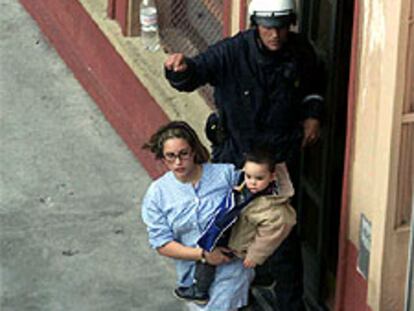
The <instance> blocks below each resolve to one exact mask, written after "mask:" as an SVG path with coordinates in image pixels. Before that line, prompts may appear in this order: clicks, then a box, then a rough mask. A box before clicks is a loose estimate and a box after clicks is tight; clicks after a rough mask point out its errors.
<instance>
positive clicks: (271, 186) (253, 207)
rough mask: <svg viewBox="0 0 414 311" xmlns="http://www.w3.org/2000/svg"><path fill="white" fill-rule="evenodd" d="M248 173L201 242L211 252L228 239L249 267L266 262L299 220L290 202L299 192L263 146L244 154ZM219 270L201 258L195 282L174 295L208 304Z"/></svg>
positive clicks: (178, 289)
mask: <svg viewBox="0 0 414 311" xmlns="http://www.w3.org/2000/svg"><path fill="white" fill-rule="evenodd" d="M243 173H244V182H243V183H242V184H241V185H240V186H238V187H237V188H235V189H234V190H233V191H232V192H231V198H230V199H229V198H228V199H227V204H226V206H225V207H222V208H220V210H219V211H218V213H217V214H216V215H215V217H214V219H213V220H211V221H210V223H209V225H208V226H207V228H206V230H205V232H204V233H203V235H202V237H201V238H200V239H199V241H198V244H199V246H200V247H202V248H203V252H205V251H212V250H213V249H214V247H215V246H217V245H219V244H223V241H224V240H225V242H224V243H227V247H228V249H229V251H230V252H231V253H229V255H230V256H237V257H239V258H242V259H243V265H244V267H245V268H254V267H256V265H261V264H263V263H264V261H265V260H266V259H267V257H268V256H270V255H271V254H272V253H273V252H274V251H275V250H276V248H277V247H278V246H279V245H280V244H281V243H282V242H283V241H284V239H285V238H286V237H287V236H288V234H289V233H290V231H291V229H292V227H293V226H294V225H295V224H296V212H295V210H294V209H293V208H292V206H291V205H290V204H289V200H290V198H291V197H292V196H293V194H294V191H293V186H292V183H291V182H290V178H289V174H288V173H287V169H286V166H285V165H284V164H278V165H276V163H275V159H274V156H273V154H272V153H270V152H268V151H266V150H264V149H255V150H253V151H251V152H250V153H248V154H247V155H246V156H245V163H244V167H243ZM230 227H231V233H230V237H229V238H228V240H226V233H228V231H227V229H228V228H230ZM214 271H215V267H214V266H211V265H209V264H207V263H205V262H203V260H201V261H199V262H198V263H197V265H196V271H195V283H194V284H193V285H192V286H190V287H179V288H176V289H175V291H174V293H175V295H176V296H177V297H178V298H181V299H185V300H188V301H193V302H195V303H198V304H205V303H207V302H208V299H209V295H208V290H209V286H210V284H211V282H213V280H214Z"/></svg>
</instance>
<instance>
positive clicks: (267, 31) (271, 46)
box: [257, 25, 289, 52]
mask: <svg viewBox="0 0 414 311" xmlns="http://www.w3.org/2000/svg"><path fill="white" fill-rule="evenodd" d="M257 29H258V31H259V37H260V40H261V41H262V43H263V45H264V46H265V47H266V48H267V49H268V50H269V51H273V52H274V51H277V50H279V49H280V48H281V47H282V45H283V44H284V43H285V42H286V40H287V37H288V33H289V27H283V28H276V27H271V28H268V27H265V26H261V25H258V26H257Z"/></svg>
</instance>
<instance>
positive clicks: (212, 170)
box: [142, 164, 254, 311]
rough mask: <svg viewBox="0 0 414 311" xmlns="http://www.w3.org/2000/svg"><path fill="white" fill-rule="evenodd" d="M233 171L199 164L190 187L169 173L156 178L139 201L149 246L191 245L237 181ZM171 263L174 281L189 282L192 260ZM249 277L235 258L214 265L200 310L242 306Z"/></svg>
mask: <svg viewBox="0 0 414 311" xmlns="http://www.w3.org/2000/svg"><path fill="white" fill-rule="evenodd" d="M237 175H238V174H237V172H236V170H235V168H234V166H233V165H231V164H204V165H203V173H202V176H201V179H200V181H199V182H198V184H197V185H196V186H195V187H194V186H193V185H192V184H191V183H182V182H181V181H179V180H178V179H176V178H175V176H174V174H173V173H172V172H167V173H166V174H164V175H163V176H162V177H160V178H159V179H157V180H155V181H154V182H153V183H152V184H151V185H150V187H149V188H148V190H147V193H146V194H145V197H144V200H143V204H142V218H143V220H144V222H145V224H146V225H147V231H148V235H149V242H150V245H151V247H153V248H159V247H161V246H163V245H165V244H167V243H168V242H171V241H176V242H179V243H181V244H183V245H186V246H192V247H196V246H197V240H198V238H199V237H200V235H201V233H202V232H203V230H204V229H205V227H206V225H207V223H208V221H209V220H210V219H211V218H212V217H213V216H214V213H215V212H216V210H217V208H218V207H219V206H220V203H221V202H222V201H223V199H224V198H225V197H226V195H227V194H228V191H229V189H231V188H232V187H233V185H235V183H236V182H237ZM175 262H176V272H177V285H178V286H190V285H191V284H193V278H194V269H195V262H194V261H188V260H178V259H176V260H175ZM253 276H254V271H253V269H245V268H244V267H243V265H242V261H241V260H240V259H234V260H232V261H231V262H229V263H227V264H223V265H220V266H218V267H217V269H216V275H215V279H214V283H213V284H212V286H211V287H210V300H209V303H208V304H207V305H206V306H205V307H204V308H202V310H206V311H207V310H211V311H227V310H233V309H237V308H240V307H242V306H244V305H246V304H247V297H248V289H249V285H250V281H251V280H252V278H253Z"/></svg>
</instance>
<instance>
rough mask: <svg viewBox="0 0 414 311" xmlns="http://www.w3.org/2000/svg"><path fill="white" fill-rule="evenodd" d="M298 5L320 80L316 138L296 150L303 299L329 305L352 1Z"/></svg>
mask: <svg viewBox="0 0 414 311" xmlns="http://www.w3.org/2000/svg"><path fill="white" fill-rule="evenodd" d="M300 8H301V10H300V12H301V18H300V20H301V24H300V25H299V28H300V29H299V30H300V32H302V33H305V34H307V36H308V38H309V39H310V41H311V43H312V44H313V46H314V47H315V49H316V51H317V53H318V56H319V57H320V59H321V61H322V63H323V68H324V76H325V81H326V83H325V86H326V88H325V100H326V102H325V115H324V120H323V129H322V136H321V140H320V142H319V143H318V144H317V145H315V146H313V147H311V148H308V149H306V150H305V151H304V152H303V153H302V156H301V160H300V161H301V166H300V167H301V169H300V183H299V187H298V189H297V190H298V191H297V193H298V197H297V204H298V215H299V222H298V223H299V226H298V227H299V233H300V236H301V241H302V253H303V260H304V285H305V300H306V304H307V306H308V308H309V309H310V310H333V305H334V293H335V282H336V280H335V276H336V267H337V262H338V234H339V216H340V208H341V193H342V176H343V164H344V152H345V138H346V114H347V95H348V79H349V64H350V51H351V35H352V24H353V11H354V1H345V0H306V1H305V0H302V1H301V6H300Z"/></svg>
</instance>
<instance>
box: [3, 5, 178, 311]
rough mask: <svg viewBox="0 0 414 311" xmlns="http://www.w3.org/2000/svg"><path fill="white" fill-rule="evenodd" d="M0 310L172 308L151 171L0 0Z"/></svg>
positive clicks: (28, 22) (29, 25) (16, 9)
mask: <svg viewBox="0 0 414 311" xmlns="http://www.w3.org/2000/svg"><path fill="white" fill-rule="evenodd" d="M0 9H1V12H2V13H1V15H0V109H1V110H0V118H1V119H0V146H1V152H0V310H2V311H26V310H30V311H35V310H39V311H60V310H62V311H72V310H73V311H84V310H85V311H92V310H96V311H105V310H108V311H109V310H111V311H124V310H125V311H126V310H146V311H156V310H168V311H174V310H183V309H184V307H183V305H182V304H181V303H179V302H177V301H176V300H175V299H174V298H173V297H172V295H171V291H172V288H173V286H174V270H173V266H172V262H171V261H170V260H168V259H165V258H161V257H160V256H158V255H157V254H156V253H155V252H154V251H153V250H151V249H150V248H149V247H148V243H147V236H146V232H145V227H144V225H143V223H142V221H141V219H140V211H139V205H140V202H141V199H142V195H143V193H144V191H145V189H146V187H147V186H148V184H149V183H150V182H151V179H150V178H149V176H148V175H147V173H146V172H145V171H144V170H143V168H142V167H141V166H140V164H139V163H138V162H137V161H136V160H135V158H134V157H133V155H132V154H131V153H130V152H129V150H128V149H127V147H126V146H125V145H124V143H123V142H122V141H121V140H120V138H119V137H118V136H117V134H116V133H115V132H114V130H113V129H112V128H111V127H110V125H109V124H108V122H107V121H106V120H105V118H104V116H103V115H102V114H101V112H100V111H99V109H98V108H97V107H96V105H95V104H94V102H93V101H92V100H91V99H90V98H89V97H88V95H87V93H85V91H84V90H83V89H82V88H81V86H80V85H79V84H78V82H77V81H76V80H75V78H74V77H73V75H72V73H71V72H70V71H69V70H68V68H67V67H66V66H65V64H64V63H63V62H62V60H61V59H60V58H59V56H58V55H57V54H56V52H55V51H54V50H53V48H52V47H51V46H50V45H49V43H48V42H47V41H45V39H44V38H43V36H42V34H41V33H40V31H39V29H38V28H37V26H36V24H35V23H34V22H33V20H32V19H31V18H30V17H29V15H28V14H27V13H26V12H25V11H24V10H23V8H22V7H21V6H20V4H18V3H17V1H15V0H1V2H0Z"/></svg>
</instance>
